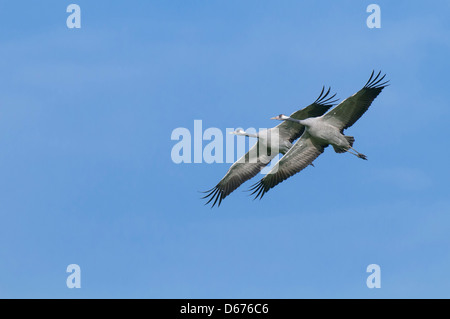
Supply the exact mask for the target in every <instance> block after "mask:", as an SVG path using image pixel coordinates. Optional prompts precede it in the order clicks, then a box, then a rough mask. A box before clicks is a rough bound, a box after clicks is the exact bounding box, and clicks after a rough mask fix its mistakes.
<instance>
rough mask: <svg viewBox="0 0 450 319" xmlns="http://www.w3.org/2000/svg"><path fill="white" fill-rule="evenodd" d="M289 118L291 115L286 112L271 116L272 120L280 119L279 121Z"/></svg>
mask: <svg viewBox="0 0 450 319" xmlns="http://www.w3.org/2000/svg"><path fill="white" fill-rule="evenodd" d="M287 119H289V116H286V115H284V114H280V115H277V116H274V117H272V118H271V120H278V121H286V120H287Z"/></svg>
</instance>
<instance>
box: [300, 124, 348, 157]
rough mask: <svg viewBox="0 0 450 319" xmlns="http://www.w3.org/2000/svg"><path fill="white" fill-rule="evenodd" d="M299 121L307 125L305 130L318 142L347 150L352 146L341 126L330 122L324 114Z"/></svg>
mask: <svg viewBox="0 0 450 319" xmlns="http://www.w3.org/2000/svg"><path fill="white" fill-rule="evenodd" d="M299 123H300V124H302V125H304V126H305V131H306V132H308V133H309V135H310V136H311V139H313V140H314V141H315V142H316V143H318V144H323V145H327V144H329V145H332V146H333V148H334V149H335V150H347V149H349V148H350V147H351V145H350V143H349V141H348V139H347V138H346V137H345V135H344V134H342V133H341V130H340V129H339V127H336V126H334V125H333V124H331V123H330V122H328V121H327V120H326V119H324V117H323V116H320V117H315V118H309V119H306V120H300V121H299Z"/></svg>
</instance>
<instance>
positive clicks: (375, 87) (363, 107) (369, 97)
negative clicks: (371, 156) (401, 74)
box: [323, 71, 389, 131]
mask: <svg viewBox="0 0 450 319" xmlns="http://www.w3.org/2000/svg"><path fill="white" fill-rule="evenodd" d="M380 74H381V71H380V72H378V74H377V75H376V76H375V77H373V76H374V71H372V74H371V75H370V78H369V80H368V81H367V83H366V85H364V87H363V88H362V89H361V90H359V91H358V92H356V93H355V94H353V95H352V96H350V97H349V98H347V99H345V100H344V101H342V102H341V103H339V105H338V106H336V107H335V108H334V109H332V110H331V111H330V112H328V113H327V114H325V115H324V116H323V119H324V120H327V121H329V122H330V123H332V124H333V125H335V126H336V127H339V128H340V129H341V130H342V131H343V130H345V129H346V128H349V127H350V126H352V125H353V124H355V122H356V121H357V120H358V119H359V118H360V117H361V116H362V115H363V114H364V113H365V112H366V111H367V109H368V108H369V106H370V105H371V104H372V102H373V100H375V98H376V97H377V96H378V94H380V93H381V91H382V90H383V89H384V88H385V87H386V86H388V85H389V84H387V83H388V82H389V81H385V82H383V79H384V77H385V76H386V74H385V75H383V76H382V77H380Z"/></svg>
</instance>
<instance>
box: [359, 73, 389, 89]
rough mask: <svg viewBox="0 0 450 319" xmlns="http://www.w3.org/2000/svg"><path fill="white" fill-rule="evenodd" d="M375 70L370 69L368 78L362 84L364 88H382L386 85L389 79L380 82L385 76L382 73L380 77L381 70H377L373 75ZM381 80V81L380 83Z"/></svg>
mask: <svg viewBox="0 0 450 319" xmlns="http://www.w3.org/2000/svg"><path fill="white" fill-rule="evenodd" d="M374 74H375V71H372V74H371V75H370V78H369V80H368V81H367V83H366V84H365V85H364V88H366V89H383V88H384V87H386V86H388V84H387V83H389V81H385V82H382V81H383V80H384V78H385V77H386V74H384V75H383V76H382V77H380V74H381V71H379V72H378V74H377V75H376V76H375V77H374ZM380 82H382V83H380Z"/></svg>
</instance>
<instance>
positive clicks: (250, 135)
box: [242, 132, 258, 138]
mask: <svg viewBox="0 0 450 319" xmlns="http://www.w3.org/2000/svg"><path fill="white" fill-rule="evenodd" d="M242 135H245V136H248V137H256V138H258V134H252V133H247V132H244V133H242Z"/></svg>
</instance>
